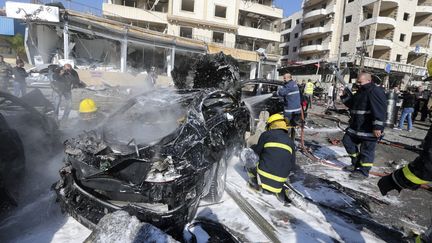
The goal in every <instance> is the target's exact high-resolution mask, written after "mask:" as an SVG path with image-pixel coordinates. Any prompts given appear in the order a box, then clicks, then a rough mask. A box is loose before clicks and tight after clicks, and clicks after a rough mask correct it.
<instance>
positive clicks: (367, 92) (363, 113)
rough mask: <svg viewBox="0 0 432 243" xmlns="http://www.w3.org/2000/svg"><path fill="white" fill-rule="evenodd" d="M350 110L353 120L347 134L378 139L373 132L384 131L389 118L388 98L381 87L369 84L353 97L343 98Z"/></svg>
mask: <svg viewBox="0 0 432 243" xmlns="http://www.w3.org/2000/svg"><path fill="white" fill-rule="evenodd" d="M341 98H342V101H343V102H344V104H345V105H346V106H347V107H348V108H349V111H350V114H351V119H350V124H349V127H348V129H347V133H349V134H353V135H357V136H359V137H363V138H368V139H376V137H375V136H374V135H373V134H372V132H373V130H381V131H382V130H384V122H385V120H386V116H387V97H386V95H385V92H384V90H383V89H382V88H381V87H378V86H376V85H375V84H373V83H369V84H366V85H363V86H361V87H360V89H359V91H358V92H357V93H356V94H354V95H353V96H345V97H341Z"/></svg>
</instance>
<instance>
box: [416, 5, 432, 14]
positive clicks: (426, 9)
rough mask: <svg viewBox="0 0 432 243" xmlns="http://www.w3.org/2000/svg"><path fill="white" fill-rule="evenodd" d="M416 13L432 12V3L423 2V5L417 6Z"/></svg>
mask: <svg viewBox="0 0 432 243" xmlns="http://www.w3.org/2000/svg"><path fill="white" fill-rule="evenodd" d="M416 13H417V14H418V15H423V14H432V3H423V5H420V4H419V5H418V6H417V8H416Z"/></svg>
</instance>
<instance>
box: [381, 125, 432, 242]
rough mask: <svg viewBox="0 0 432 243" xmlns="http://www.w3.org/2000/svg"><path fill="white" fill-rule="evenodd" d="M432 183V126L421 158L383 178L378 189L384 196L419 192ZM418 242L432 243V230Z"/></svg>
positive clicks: (420, 237) (419, 238)
mask: <svg viewBox="0 0 432 243" xmlns="http://www.w3.org/2000/svg"><path fill="white" fill-rule="evenodd" d="M431 181H432V126H431V127H430V128H429V131H428V133H427V135H426V137H425V139H424V143H423V151H422V152H421V153H420V156H419V157H417V158H416V159H415V160H414V161H413V162H411V163H409V164H408V165H406V166H405V167H403V168H401V169H398V170H396V171H394V172H393V173H392V174H390V175H387V176H384V177H382V178H381V179H380V180H379V181H378V187H379V189H380V192H381V194H382V195H383V196H385V195H387V193H388V192H389V191H392V190H397V191H398V192H400V191H401V190H402V189H410V190H417V189H418V188H420V186H421V185H424V184H429V183H430V182H431ZM416 242H425V243H426V242H432V228H431V227H429V229H428V230H427V231H426V233H425V234H422V235H421V236H419V237H418V239H417V241H416Z"/></svg>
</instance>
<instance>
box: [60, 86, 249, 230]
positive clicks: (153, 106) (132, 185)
mask: <svg viewBox="0 0 432 243" xmlns="http://www.w3.org/2000/svg"><path fill="white" fill-rule="evenodd" d="M248 126H249V111H248V109H247V108H246V107H245V105H244V104H243V103H241V102H240V101H238V100H237V99H236V98H235V97H233V96H232V95H230V94H229V93H228V92H226V91H222V90H217V89H196V90H175V91H174V90H155V91H151V92H148V93H144V94H142V95H139V96H137V97H135V98H132V99H130V100H128V101H127V102H126V103H125V104H124V105H123V106H122V107H121V108H120V109H118V110H117V111H116V112H114V113H113V114H112V115H111V116H109V117H108V118H107V119H106V121H105V122H104V123H103V125H101V126H100V127H99V128H98V129H96V130H94V131H90V132H86V133H84V134H81V135H80V136H78V137H76V138H73V139H69V140H67V141H66V142H65V153H66V159H65V160H66V166H65V167H64V168H63V169H62V170H61V171H60V175H61V180H60V181H59V182H58V183H57V184H56V185H55V190H56V192H57V195H58V198H59V201H60V203H61V206H62V208H63V209H64V210H66V211H67V212H69V213H70V214H71V215H72V216H74V217H75V218H77V219H78V220H79V221H80V222H82V223H83V224H84V225H86V226H88V227H93V226H94V225H95V224H97V223H98V222H99V220H100V219H101V218H102V217H103V216H104V215H105V214H108V213H111V212H114V211H117V210H124V211H126V212H128V213H130V214H131V215H134V216H136V217H137V218H138V219H139V220H141V221H144V222H149V223H152V224H153V225H155V226H156V227H159V228H161V229H162V230H164V231H168V232H173V231H178V230H179V229H182V228H183V226H184V225H185V224H186V223H187V222H188V221H190V220H191V219H193V218H194V215H195V213H196V210H197V206H198V204H199V201H200V199H201V198H203V199H205V200H208V201H211V202H215V201H219V200H220V199H221V197H222V195H223V192H224V187H225V177H226V167H227V159H228V158H229V156H231V152H228V151H232V150H233V148H234V147H236V146H238V145H243V143H244V134H245V132H246V130H247V129H248Z"/></svg>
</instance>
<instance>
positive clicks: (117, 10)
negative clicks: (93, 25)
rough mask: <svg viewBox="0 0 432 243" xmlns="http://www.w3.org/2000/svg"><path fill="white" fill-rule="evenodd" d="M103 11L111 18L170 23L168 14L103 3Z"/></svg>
mask: <svg viewBox="0 0 432 243" xmlns="http://www.w3.org/2000/svg"><path fill="white" fill-rule="evenodd" d="M102 11H103V14H104V15H105V16H110V17H122V18H126V19H133V20H140V21H145V22H150V23H158V24H167V23H168V19H167V13H162V12H157V11H148V10H144V9H140V8H134V7H128V6H123V5H117V4H109V3H103V5H102Z"/></svg>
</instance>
